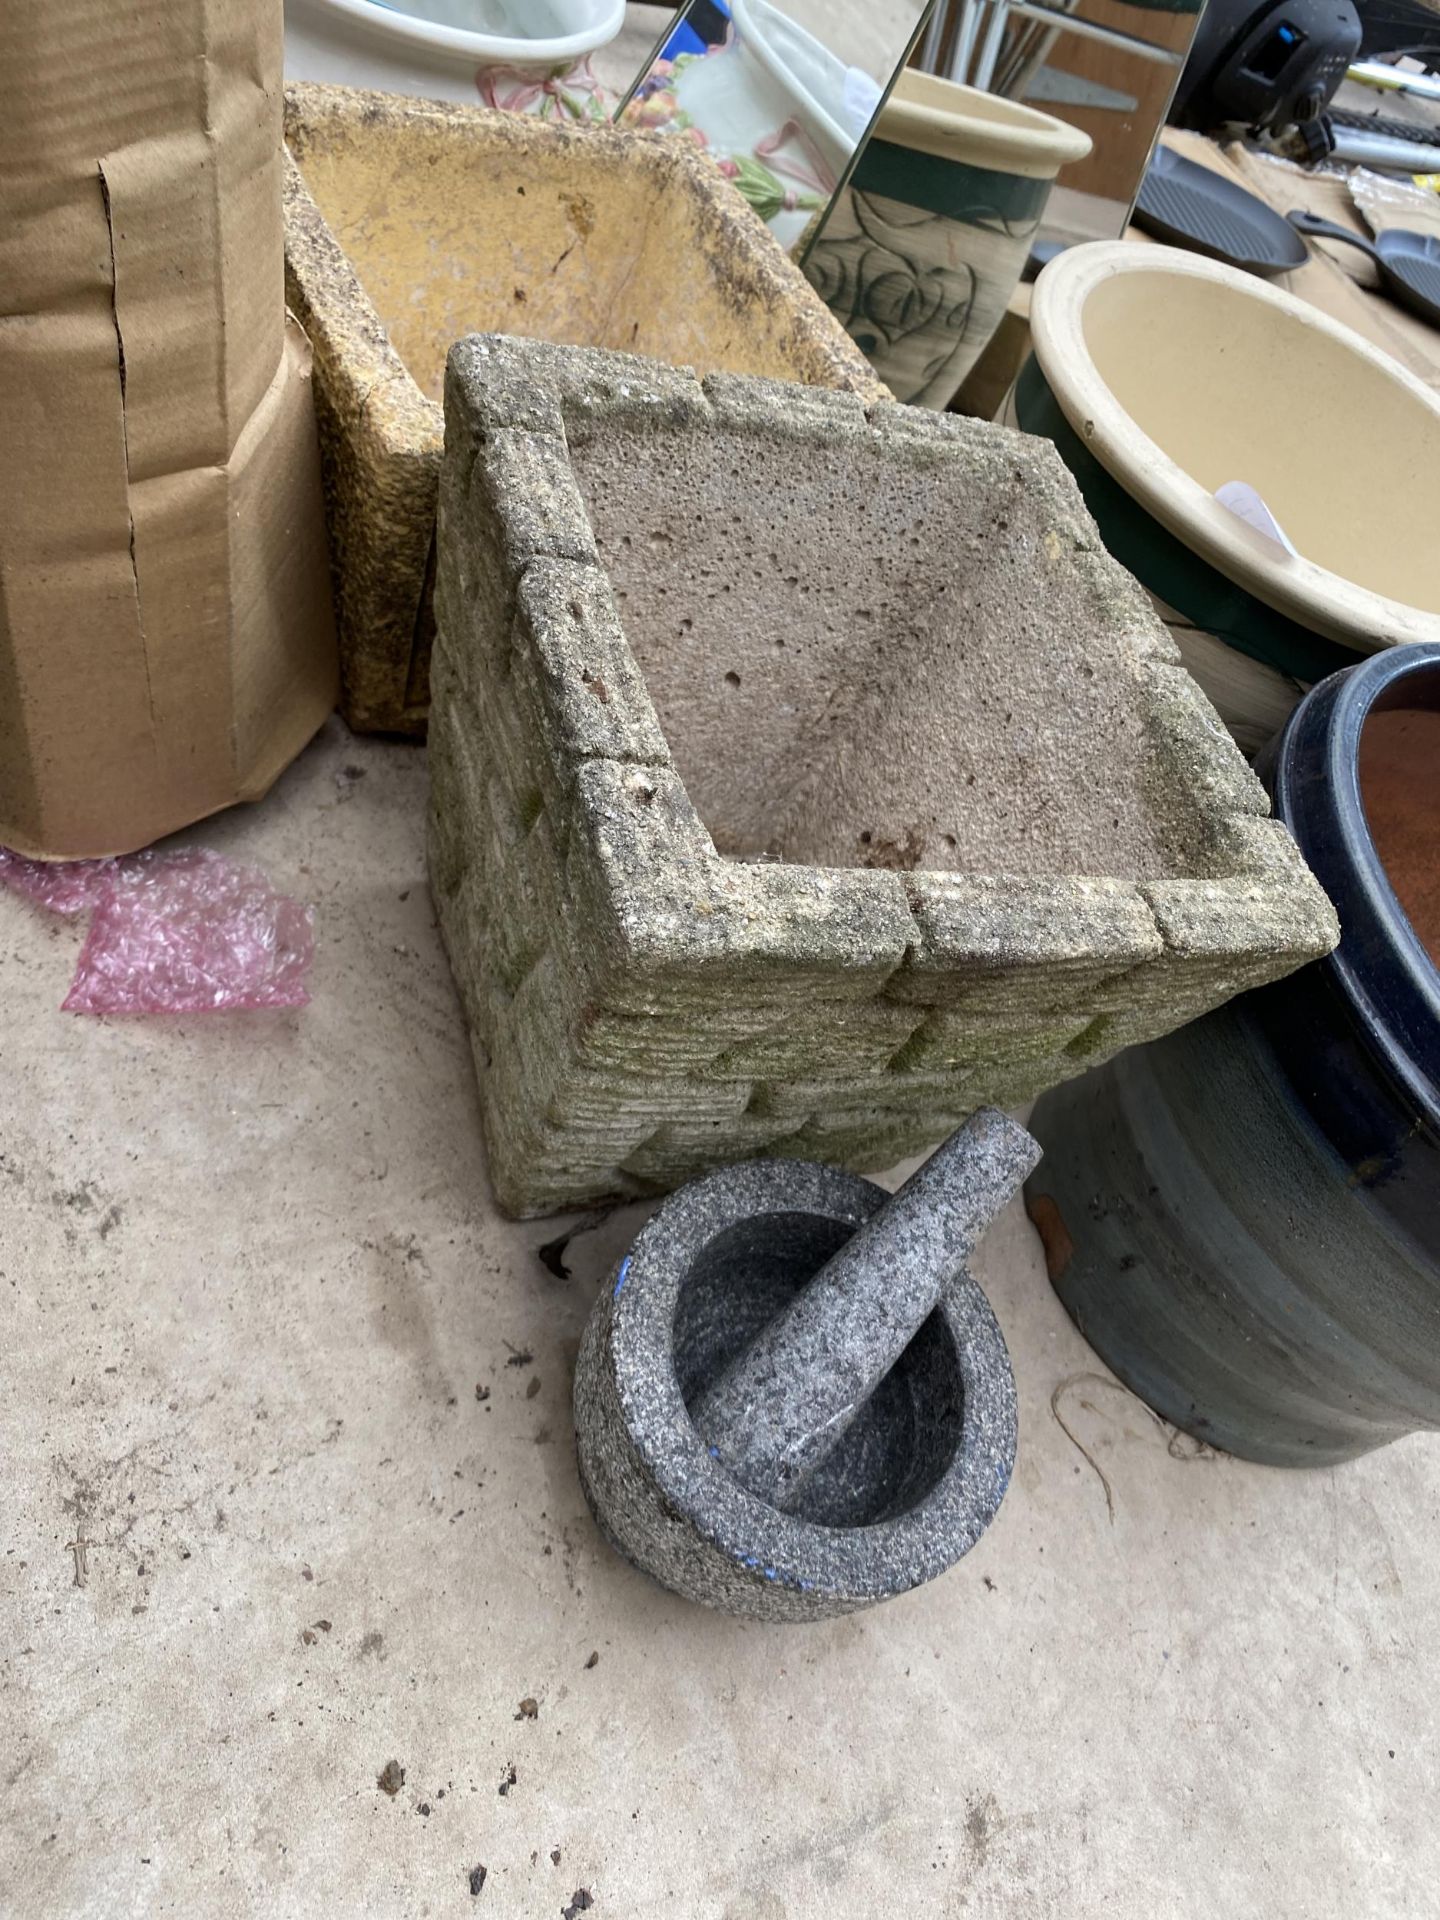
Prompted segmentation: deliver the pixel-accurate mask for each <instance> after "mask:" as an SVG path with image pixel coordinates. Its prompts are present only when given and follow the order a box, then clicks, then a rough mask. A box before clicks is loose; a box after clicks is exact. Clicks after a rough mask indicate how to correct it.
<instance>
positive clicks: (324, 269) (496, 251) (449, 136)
mask: <svg viewBox="0 0 1440 1920" xmlns="http://www.w3.org/2000/svg"><path fill="white" fill-rule="evenodd" d="M285 109H286V110H285V137H286V141H287V143H288V147H289V151H290V156H291V158H290V159H289V161H288V162H287V173H286V188H285V284H286V298H287V300H288V302H289V305H290V307H291V308H292V310H293V311H294V312H295V314H296V316H297V317H298V318H299V320H300V321H301V323H302V324H303V326H304V327H305V330H306V332H307V333H308V334H309V336H310V340H311V344H312V346H313V347H314V350H315V402H316V411H317V414H318V416H319V421H320V442H321V456H322V462H323V469H324V477H325V492H326V504H327V510H328V516H329V523H330V542H331V558H332V564H333V569H334V576H335V604H336V615H337V620H338V624H339V634H340V656H341V676H342V694H341V710H342V712H343V713H344V715H345V718H346V719H347V720H348V721H349V723H350V725H351V726H352V727H355V728H358V729H361V730H367V731H368V730H380V731H386V732H394V733H410V734H417V733H420V732H423V730H424V726H425V716H426V710H427V708H428V705H429V669H430V647H431V642H432V639H433V635H434V618H433V610H432V597H431V596H432V583H433V575H434V534H435V496H436V488H437V485H438V480H439V472H440V453H441V446H442V441H443V421H442V418H441V412H440V406H439V401H440V397H441V389H442V384H443V380H444V372H445V355H446V353H447V352H448V351H449V348H450V346H451V344H452V342H453V341H455V340H456V339H458V338H459V337H460V336H461V335H462V334H466V333H469V332H471V331H473V330H475V329H477V328H486V327H500V328H505V329H513V330H515V331H516V332H519V333H524V334H527V335H536V336H539V337H542V338H546V339H552V340H562V341H572V342H581V343H588V344H594V345H596V346H612V347H626V348H634V349H635V350H636V351H638V352H642V353H653V354H656V355H658V356H659V357H661V358H663V359H665V360H668V361H671V362H675V363H680V364H684V365H690V366H694V367H696V368H698V369H699V370H700V371H701V372H702V373H704V372H710V371H713V370H728V371H730V372H734V373H756V374H766V375H772V376H776V377H779V378H782V379H787V380H801V381H806V382H809V383H811V384H813V385H817V386H826V387H837V388H842V389H846V390H852V391H854V392H857V393H861V394H864V395H866V396H868V397H870V398H882V397H887V396H886V390H885V388H884V387H883V386H881V385H880V384H879V382H878V381H877V379H876V377H875V375H874V374H873V373H872V371H871V370H870V368H869V367H868V366H867V364H866V362H865V361H864V359H863V358H862V357H861V354H860V352H859V350H858V348H856V347H855V346H854V345H853V344H852V343H851V341H850V340H849V339H848V337H847V336H846V334H845V333H844V331H843V330H842V328H841V326H840V324H839V322H838V321H837V320H836V319H835V318H834V317H833V315H831V314H830V313H829V312H828V311H827V309H826V308H825V307H824V306H823V305H822V303H821V302H820V300H819V299H818V297H817V296H816V295H815V293H814V292H813V291H812V290H811V288H810V287H809V285H808V284H807V283H806V281H805V280H804V278H803V277H802V275H801V274H800V272H799V270H798V268H796V267H795V266H794V265H793V264H792V263H791V262H790V261H789V260H788V259H787V258H786V256H785V255H784V253H783V252H782V251H781V249H780V247H779V246H778V244H777V243H776V242H775V240H774V239H773V238H772V237H771V235H770V234H769V233H768V232H767V230H766V229H765V227H764V226H763V225H762V224H761V223H760V221H759V220H757V219H756V217H755V215H754V214H753V213H752V212H751V211H750V209H749V208H748V207H747V206H746V204H745V202H744V201H743V200H742V199H741V197H740V195H739V194H738V193H737V192H736V191H735V190H734V188H733V187H731V186H730V185H729V183H728V182H727V181H726V180H724V179H723V178H722V177H721V176H720V174H719V173H718V172H717V171H716V169H715V168H714V167H713V166H712V165H711V164H710V163H709V162H708V161H706V160H705V159H704V158H703V157H702V156H701V155H700V154H699V153H697V152H696V151H695V150H694V149H693V148H692V147H690V146H688V145H687V143H685V142H683V141H677V140H670V139H666V138H665V137H664V136H663V135H661V134H645V133H625V132H620V131H618V130H615V129H611V128H604V127H571V126H556V125H549V124H546V123H544V122H542V121H539V120H536V119H534V118H531V117H528V116H524V115H511V114H503V113H489V112H486V111H484V110H482V109H480V108H467V107H457V106H446V105H443V104H441V103H439V102H433V101H424V100H411V99H400V98H398V97H395V96H392V95H389V94H378V93H362V92H357V91H353V90H351V89H349V88H345V87H328V86H310V85H296V86H292V87H291V88H289V89H288V91H287V93H286V101H285Z"/></svg>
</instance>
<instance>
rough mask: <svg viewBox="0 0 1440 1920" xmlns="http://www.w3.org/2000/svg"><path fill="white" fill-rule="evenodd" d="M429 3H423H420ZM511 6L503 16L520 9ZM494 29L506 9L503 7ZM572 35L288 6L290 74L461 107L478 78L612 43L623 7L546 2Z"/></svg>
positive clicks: (317, 1) (585, 0) (548, 68)
mask: <svg viewBox="0 0 1440 1920" xmlns="http://www.w3.org/2000/svg"><path fill="white" fill-rule="evenodd" d="M420 4H422V5H423V4H425V0H420ZM430 4H431V5H433V6H435V8H436V10H437V11H438V10H439V8H440V6H441V5H444V6H445V9H446V11H448V12H451V13H454V14H461V13H468V12H473V13H474V14H476V15H481V16H483V15H484V13H485V10H486V8H485V0H474V5H473V7H471V6H467V5H465V4H464V0H430ZM523 4H524V0H509V4H508V5H507V6H506V7H505V8H504V11H505V12H506V13H509V14H513V13H514V12H516V11H518V10H521V9H522V8H523ZM495 11H496V15H497V21H498V15H499V13H500V11H501V9H498V8H497V9H496V10H495ZM548 11H549V12H550V13H552V14H554V15H555V16H557V17H558V18H559V19H560V20H561V21H563V23H564V25H565V26H566V28H567V31H566V32H564V33H560V34H552V35H550V36H549V37H547V38H544V39H539V38H531V37H529V36H525V35H517V34H515V33H513V32H510V33H500V32H486V33H477V32H472V31H470V30H469V29H467V28H464V27H457V26H451V25H449V24H448V23H446V22H444V21H440V20H434V19H428V20H427V19H422V18H421V17H420V15H418V14H415V13H405V12H402V11H400V10H399V9H397V8H395V7H387V6H381V5H379V4H377V0H285V73H286V77H287V78H288V79H291V80H324V81H329V82H331V83H332V84H334V85H338V86H346V87H371V88H374V89H376V90H378V91H379V92H382V93H408V94H417V95H422V96H424V97H426V98H429V99H437V100H458V101H460V102H462V103H464V104H466V105H470V106H474V105H475V104H476V103H477V100H478V89H477V86H476V77H475V76H476V74H477V73H478V72H481V71H483V70H484V69H486V68H492V67H518V68H520V69H521V70H522V71H526V72H535V73H537V74H538V73H548V72H552V71H553V70H554V69H556V68H557V67H559V68H564V67H572V66H575V65H576V64H577V63H578V62H579V61H581V60H584V59H585V58H586V57H587V56H588V55H589V54H592V53H594V52H595V51H596V50H597V49H598V48H600V47H603V46H605V45H606V44H607V43H608V42H609V41H611V40H613V39H614V38H615V36H616V35H617V34H618V33H619V31H620V29H621V27H623V26H624V24H625V0H549V6H548Z"/></svg>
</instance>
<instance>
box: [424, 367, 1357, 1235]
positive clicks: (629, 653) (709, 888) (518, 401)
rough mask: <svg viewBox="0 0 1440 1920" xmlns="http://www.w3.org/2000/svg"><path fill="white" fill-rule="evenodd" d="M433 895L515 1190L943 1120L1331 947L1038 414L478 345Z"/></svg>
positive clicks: (913, 1134)
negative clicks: (1012, 428)
mask: <svg viewBox="0 0 1440 1920" xmlns="http://www.w3.org/2000/svg"><path fill="white" fill-rule="evenodd" d="M436 603H437V614H438V620H439V638H438V641H437V648H436V669H435V681H434V706H433V715H432V721H431V730H430V742H431V745H430V754H431V769H432V781H433V794H432V806H431V817H430V864H431V878H432V886H433V890H434V895H435V900H436V905H437V908H438V911H439V915H440V921H441V925H442V928H443V930H444V935H445V939H446V943H447V946H448V949H449V953H450V958H451V963H452V966H453V969H454V973H455V977H456V980H457V981H458V983H459V986H460V990H461V993H462V995H463V996H464V1001H465V1006H466V1009H467V1014H468V1018H469V1021H470V1025H471V1028H472V1032H473V1036H474V1042H475V1049H476V1055H477V1062H478V1065H479V1069H480V1085H481V1096H482V1106H483V1110H484V1118H485V1129H486V1136H487V1140H488V1143H489V1152H490V1167H491V1174H492V1179H493V1182H494V1185H495V1190H496V1194H497V1197H498V1198H499V1200H500V1203H501V1204H502V1206H504V1207H505V1208H506V1209H507V1210H508V1211H510V1212H512V1213H516V1214H535V1213H542V1212H545V1211H547V1210H551V1209H554V1208H559V1207H562V1206H567V1205H573V1204H577V1203H579V1202H582V1201H589V1200H593V1199H596V1198H599V1197H601V1196H608V1195H612V1194H626V1193H635V1192H644V1191H653V1190H656V1189H662V1188H666V1187H670V1186H673V1185H675V1184H677V1183H679V1182H680V1181H682V1180H684V1179H686V1178H688V1177H690V1176H691V1175H693V1174H695V1173H698V1172H699V1171H701V1170H702V1169H703V1168H705V1167H708V1166H711V1165H714V1164H715V1163H717V1162H720V1161H725V1160H733V1159H739V1158H745V1157H748V1156H750V1155H753V1154H759V1153H783V1154H793V1155H799V1156H804V1157H811V1158H815V1159H819V1160H824V1161H830V1162H834V1163H838V1164H842V1165H846V1166H851V1167H856V1168H862V1169H863V1168H875V1167H880V1166H885V1165H888V1164H890V1163H891V1162H893V1161H895V1160H896V1159H898V1158H900V1157H901V1156H902V1155H903V1154H906V1153H909V1152H912V1151H917V1150H919V1149H921V1148H923V1147H926V1146H928V1145H930V1144H933V1143H934V1142H935V1141H936V1140H938V1139H939V1138H941V1137H942V1136H943V1135H944V1134H945V1133H946V1132H947V1131H948V1130H949V1129H950V1128H952V1127H953V1126H955V1125H956V1124H957V1123H958V1122H959V1121H960V1120H961V1119H962V1118H963V1117H964V1116H965V1115H966V1114H968V1113H969V1112H971V1111H972V1110H973V1109H974V1108H975V1107H976V1106H977V1105H979V1104H981V1103H982V1102H986V1101H993V1102H996V1103H997V1104H1000V1105H1002V1106H1003V1105H1010V1104H1013V1103H1015V1102H1018V1101H1022V1100H1024V1099H1026V1098H1028V1097H1029V1096H1031V1095H1033V1094H1035V1093H1037V1092H1039V1091H1040V1090H1041V1089H1042V1088H1045V1087H1048V1086H1051V1085H1053V1084H1054V1083H1055V1082H1057V1081H1060V1080H1063V1079H1065V1078H1066V1077H1067V1076H1069V1075H1071V1074H1074V1073H1078V1072H1080V1071H1081V1070H1082V1069H1083V1068H1085V1067H1088V1066H1090V1065H1092V1064H1093V1063H1094V1062H1096V1061H1098V1060H1101V1059H1103V1058H1105V1057H1106V1056H1107V1055H1109V1054H1111V1053H1113V1052H1114V1051H1116V1050H1117V1049H1118V1048H1120V1047H1122V1046H1125V1045H1128V1044H1129V1043H1131V1042H1132V1041H1135V1040H1140V1039H1144V1038H1149V1037H1151V1036H1153V1035H1157V1034H1160V1033H1163V1032H1165V1031H1167V1030H1168V1029H1170V1028H1172V1027H1174V1026H1176V1025H1178V1024H1180V1023H1181V1022H1183V1021H1185V1020H1189V1019H1191V1018H1192V1017H1193V1016H1195V1015H1196V1014H1198V1013H1200V1012H1202V1011H1204V1010H1205V1009H1207V1008H1209V1007H1211V1006H1213V1005H1215V1004H1216V1003H1217V1002H1219V1001H1221V1000H1224V999H1226V998H1227V997H1228V996H1229V995H1231V994H1233V993H1236V992H1238V991H1240V990H1241V989H1243V988H1246V987H1251V986H1255V985H1258V984H1260V983H1261V982H1263V981H1266V980H1271V979H1274V978H1275V977H1276V976H1278V975H1280V974H1283V973H1285V972H1287V971H1289V970H1290V969H1292V968H1294V967H1296V966H1298V965H1300V964H1301V963H1302V962H1304V961H1306V960H1309V959H1312V958H1314V957H1315V956H1316V955H1318V954H1321V953H1323V952H1325V951H1327V950H1328V949H1329V947H1330V946H1332V945H1333V944H1334V941H1335V938H1336V933H1337V929H1336V925H1335V918H1334V915H1333V913H1332V911H1331V909H1330V906H1329V903H1328V902H1327V901H1326V899H1325V897H1324V895H1323V894H1322V893H1321V891H1320V889H1319V887H1318V886H1317V885H1316V883H1315V881H1314V880H1313V879H1312V877H1311V875H1310V873H1309V871H1308V870H1307V868H1306V867H1305V865H1304V863H1303V862H1302V860H1301V858H1300V856H1299V853H1298V851H1297V850H1296V847H1295V845H1294V843H1293V841H1292V840H1291V839H1290V836H1289V835H1288V833H1287V832H1286V831H1285V829H1284V828H1283V827H1281V826H1280V825H1279V824H1278V823H1276V822H1274V821H1272V820H1271V819H1270V818H1269V817H1268V803H1267V801H1266V798H1265V795H1264V792H1263V790H1262V789H1261V787H1260V785H1259V783H1258V782H1257V781H1256V780H1255V778H1254V777H1253V775H1252V774H1251V773H1250V771H1249V769H1248V768H1247V766H1246V765H1245V763H1244V761H1243V760H1242V759H1241V757H1240V754H1239V752H1238V751H1237V750H1236V748H1235V747H1234V745H1233V744H1232V742H1231V741H1230V739H1229V737H1228V735H1227V734H1226V733H1225V732H1224V730H1223V728H1222V727H1221V726H1220V724H1219V722H1218V720H1217V718H1216V716H1215V714H1214V712H1213V710H1212V709H1211V707H1210V706H1209V705H1208V703H1207V702H1206V700H1205V699H1204V697H1203V695H1202V694H1201V693H1200V692H1199V690H1198V688H1197V687H1196V686H1195V683H1194V682H1193V681H1192V680H1191V678H1190V677H1189V675H1188V674H1187V673H1186V672H1185V671H1184V669H1183V668H1182V667H1180V666H1179V665H1178V664H1177V659H1178V656H1177V655H1176V652H1175V649H1174V647H1173V645H1172V643H1171V641H1170V639H1169V637H1168V635H1167V634H1166V633H1165V631H1164V629H1163V628H1162V627H1161V625H1160V624H1159V622H1158V621H1157V620H1156V618H1155V616H1154V614H1153V613H1152V612H1151V610H1150V607H1149V604H1148V602H1147V601H1146V600H1145V597H1144V595H1143V594H1142V593H1141V591H1140V589H1139V588H1138V586H1137V585H1136V584H1135V582H1134V581H1132V580H1131V578H1130V576H1129V575H1128V574H1126V573H1125V572H1124V571H1123V570H1122V569H1121V568H1120V567H1119V566H1118V565H1117V564H1116V563H1115V562H1114V561H1112V560H1111V559H1110V558H1109V557H1108V556H1107V555H1106V554H1105V552H1104V551H1103V549H1102V548H1101V546H1100V543H1099V539H1098V537H1097V535H1096V533H1095V529H1094V526H1093V524H1092V523H1091V521H1090V520H1089V518H1088V517H1087V515H1086V513H1085V510H1084V508H1083V506H1082V505H1081V503H1080V497H1079V494H1078V493H1077V491H1076V489H1075V486H1074V483H1073V481H1072V480H1071V479H1070V477H1069V475H1068V473H1067V472H1066V471H1065V469H1064V467H1063V466H1062V465H1061V463H1060V461H1059V459H1058V457H1057V455H1056V454H1055V452H1054V449H1053V448H1052V447H1051V446H1050V445H1049V444H1048V443H1046V442H1042V441H1038V440H1030V439H1026V438H1023V437H1021V436H1018V435H1012V434H1010V433H1007V432H1005V431H1004V430H1003V429H1001V428H997V427H993V426H989V425H985V424H982V423H980V422H976V421H970V420H963V419H959V418H957V417H953V416H947V415H943V414H934V413H929V412H922V411H920V410H917V409H911V408H905V407H899V406H895V405H893V404H878V405H873V406H871V407H869V408H868V409H867V407H866V405H865V404H864V403H863V402H862V401H861V400H859V399H858V398H855V397H853V396H848V395H844V394H833V393H823V392H817V391H814V390H811V389H806V388H801V387H796V386H787V385H783V384H781V383H778V382H771V381H765V380H749V379H740V378H735V377H733V376H726V375H717V376H712V377H709V378H707V379H706V380H704V381H703V382H702V381H700V380H697V379H696V378H694V377H693V376H691V375H689V374H686V373H683V372H677V371H675V370H674V369H671V368H667V367H663V366H660V365H657V364H655V363H653V362H647V361H644V360H640V359H637V358H633V357H631V356H629V355H624V354H613V353H596V352H591V351H586V350H583V349H575V348H563V347H552V346H544V345H540V344H538V343H532V342H525V341H517V340H513V339H503V338H500V337H496V336H491V337H487V338H475V339H470V340H466V341H464V342H463V343H461V344H460V345H458V346H457V347H456V348H455V349H454V351H453V352H452V354H451V356H450V367H449V375H448V379H447V386H446V457H445V467H444V475H443V481H442V489H441V503H440V535H439V578H438V587H437V596H436Z"/></svg>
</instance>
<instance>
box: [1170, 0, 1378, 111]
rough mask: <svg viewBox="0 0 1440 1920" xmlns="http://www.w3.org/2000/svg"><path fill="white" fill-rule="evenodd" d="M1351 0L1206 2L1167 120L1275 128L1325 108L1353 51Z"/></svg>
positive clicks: (1356, 40)
mask: <svg viewBox="0 0 1440 1920" xmlns="http://www.w3.org/2000/svg"><path fill="white" fill-rule="evenodd" d="M1360 37H1361V29H1360V15H1359V14H1358V13H1357V12H1356V10H1355V7H1354V5H1353V0H1265V4H1263V5H1261V6H1258V7H1257V6H1256V5H1255V3H1254V0H1208V4H1207V5H1206V7H1205V11H1204V12H1203V13H1202V14H1201V16H1200V24H1199V26H1198V27H1197V28H1196V30H1195V38H1194V40H1193V41H1192V43H1191V46H1190V55H1189V58H1188V59H1187V60H1186V62H1185V71H1184V72H1183V73H1182V74H1181V76H1180V84H1179V86H1178V87H1177V88H1176V89H1175V98H1174V101H1173V103H1172V104H1171V108H1170V115H1169V117H1170V119H1171V121H1172V122H1173V123H1174V125H1176V126H1177V127H1194V128H1196V129H1197V130H1198V131H1199V132H1201V133H1213V132H1215V131H1217V130H1218V129H1219V128H1221V127H1227V126H1234V127H1244V128H1247V129H1249V130H1252V131H1254V132H1264V131H1268V132H1276V133H1278V132H1281V131H1283V130H1284V129H1285V128H1288V127H1292V126H1296V125H1300V124H1303V123H1304V122H1306V121H1310V120H1314V119H1316V118H1318V116H1319V115H1320V114H1321V113H1323V112H1324V110H1325V108H1326V107H1327V106H1328V105H1329V103H1330V100H1331V99H1332V97H1333V96H1334V93H1335V90H1336V88H1337V87H1338V86H1339V85H1340V82H1341V81H1342V80H1343V79H1344V78H1345V69H1346V68H1347V67H1348V66H1349V65H1350V63H1351V61H1352V60H1354V58H1355V57H1356V55H1357V53H1358V52H1359V50H1360Z"/></svg>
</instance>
